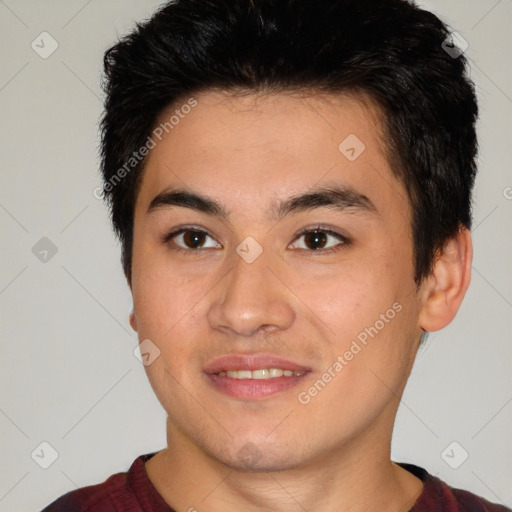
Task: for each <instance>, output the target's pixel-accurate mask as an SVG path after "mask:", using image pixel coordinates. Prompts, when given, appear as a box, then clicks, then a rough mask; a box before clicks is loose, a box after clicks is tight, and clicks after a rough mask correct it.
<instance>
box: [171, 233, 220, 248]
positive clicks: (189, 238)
mask: <svg viewBox="0 0 512 512" xmlns="http://www.w3.org/2000/svg"><path fill="white" fill-rule="evenodd" d="M208 239H210V242H209V243H207V244H206V245H205V242H206V241H207V240H208ZM171 240H172V242H173V244H174V245H175V246H177V247H175V249H176V250H177V251H184V252H193V251H198V250H200V249H212V248H213V249H216V248H221V246H220V245H219V244H218V243H217V242H215V240H213V238H212V237H211V236H209V235H208V233H206V231H202V230H200V229H187V228H182V229H180V230H179V231H174V232H172V233H169V234H168V235H166V236H165V237H164V243H168V242H169V241H171Z"/></svg>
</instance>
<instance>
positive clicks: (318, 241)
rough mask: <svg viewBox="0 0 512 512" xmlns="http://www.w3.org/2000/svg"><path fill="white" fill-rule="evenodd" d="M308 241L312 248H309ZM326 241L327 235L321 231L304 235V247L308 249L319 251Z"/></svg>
mask: <svg viewBox="0 0 512 512" xmlns="http://www.w3.org/2000/svg"><path fill="white" fill-rule="evenodd" d="M308 239H309V240H310V241H311V242H313V245H314V247H310V244H309V243H308ZM326 241H327V235H326V234H325V233H322V232H321V231H313V232H312V233H308V234H307V235H306V245H307V246H308V247H309V248H310V249H321V248H322V247H323V246H324V245H325V244H326Z"/></svg>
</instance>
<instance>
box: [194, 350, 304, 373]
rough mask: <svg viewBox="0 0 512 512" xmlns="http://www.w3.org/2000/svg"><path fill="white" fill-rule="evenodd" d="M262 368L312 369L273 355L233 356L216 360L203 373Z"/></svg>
mask: <svg viewBox="0 0 512 512" xmlns="http://www.w3.org/2000/svg"><path fill="white" fill-rule="evenodd" d="M260 368H281V369H283V370H291V371H292V372H294V371H298V370H301V371H303V372H310V371H311V368H309V367H307V366H303V365H300V364H298V363H295V362H293V361H290V360H288V359H283V358H281V357H277V356H274V355H272V354H244V355H242V354H231V355H228V356H222V357H219V358H217V359H214V360H213V361H212V362H211V363H209V364H208V365H207V366H206V367H205V368H204V369H203V371H204V372H205V373H207V374H212V373H219V372H223V371H226V370H251V371H253V370H259V369H260ZM277 378H280V377H277Z"/></svg>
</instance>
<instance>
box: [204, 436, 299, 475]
mask: <svg viewBox="0 0 512 512" xmlns="http://www.w3.org/2000/svg"><path fill="white" fill-rule="evenodd" d="M235 447H236V448H238V449H235ZM210 454H211V456H212V457H213V458H215V459H217V460H219V461H220V462H221V463H223V464H224V465H225V466H227V467H229V468H230V469H232V470H235V471H237V472H241V473H263V472H265V473H270V472H278V471H285V470H289V469H294V468H297V467H299V466H301V465H302V464H303V463H304V462H305V460H304V459H305V455H304V453H303V452H300V453H298V452H297V451H296V450H294V449H293V448H292V447H291V446H286V443H283V444H281V445H276V443H275V442H273V443H269V442H268V440H267V441H265V440H263V441H262V440H259V441H258V440H254V441H251V440H250V439H244V440H240V441H237V442H236V443H235V442H233V443H232V447H229V448H228V449H227V450H223V451H222V452H221V453H218V452H217V450H215V451H213V452H210Z"/></svg>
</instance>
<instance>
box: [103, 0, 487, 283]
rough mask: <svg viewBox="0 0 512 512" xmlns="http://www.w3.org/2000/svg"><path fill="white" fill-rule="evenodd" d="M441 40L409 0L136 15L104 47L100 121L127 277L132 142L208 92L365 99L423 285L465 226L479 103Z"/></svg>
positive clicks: (302, 0) (106, 189) (326, 0)
mask: <svg viewBox="0 0 512 512" xmlns="http://www.w3.org/2000/svg"><path fill="white" fill-rule="evenodd" d="M449 38H450V30H449V28H448V27H447V26H446V25H445V24H444V23H443V22H442V21H440V20H439V18H438V17H436V16H435V15H434V14H432V13H431V12H428V11H425V10H422V9H420V8H419V7H418V6H416V5H415V4H414V3H413V2H411V1H407V0H238V1H236V2H232V1H230V0H175V1H172V2H169V3H167V4H166V5H165V6H163V7H162V8H161V9H160V10H158V11H157V12H156V13H155V14H154V15H153V16H152V17H151V18H150V19H149V20H147V21H145V22H143V23H138V24H137V25H136V27H135V29H134V30H133V31H132V32H131V33H130V34H128V35H127V36H125V37H124V38H122V39H121V40H120V41H119V42H118V43H117V44H115V45H114V46H113V47H112V48H110V49H109V50H107V52H106V53H105V56H104V72H105V76H104V82H103V88H104V92H105V94H106V99H105V111H104V114H103V117H102V120H101V136H102V138H101V157H102V163H101V165H102V174H103V180H104V182H103V196H104V198H105V199H106V201H107V202H108V204H109V207H110V212H111V218H112V222H113V226H114V229H115V232H116V234H117V235H118V237H119V239H120V241H121V245H122V263H123V269H124V273H125V275H126V277H127V279H128V281H129V282H131V262H132V245H133V219H134V207H135V201H136V198H137V192H138V188H139V185H140V181H141V175H142V170H143V167H144V162H145V160H146V158H143V157H142V156H141V155H140V153H139V148H142V147H143V146H144V145H146V144H147V141H148V140H149V139H148V137H149V136H150V135H151V133H152V130H153V129H154V125H155V122H156V119H157V118H158V116H159V115H160V114H161V113H162V112H163V111H164V110H165V109H166V108H168V107H169V106H171V105H173V104H176V102H177V101H178V100H183V99H184V98H185V99H186V98H187V96H188V97H190V96H191V95H193V94H197V93H198V92H200V91H204V90H208V89H219V90H226V91H228V92H229V91H233V92H234V93H235V92H236V91H247V92H251V91H255V92H256V91H259V92H276V91H277V92H279V91H288V90H289V91H293V90H303V91H318V92H326V93H332V94H336V93H341V92H349V93H351V92H352V93H361V94H362V95H365V96H367V97H370V98H371V99H372V100H373V101H374V102H375V103H376V104H377V105H378V106H379V107H380V110H381V112H382V114H383V121H384V127H383V130H384V131H383V133H384V135H385V140H386V149H387V154H388V159H389V162H390V165H391V168H392V170H393V172H394V173H395V175H396V176H397V177H398V178H399V179H400V180H401V182H402V183H403V184H404V186H405V188H406V190H407V193H408V196H409V200H410V205H411V211H412V226H411V229H412V239H413V249H414V258H415V261H414V263H415V276H414V277H415V280H416V282H417V283H420V282H421V280H422V278H424V277H425V276H427V275H428V274H429V273H430V271H431V269H432V264H433V262H434V260H435V255H436V253H437V251H438V250H439V249H440V248H442V246H443V245H444V243H445V242H446V241H447V240H448V239H449V238H450V237H451V236H453V235H455V234H456V233H457V231H458V230H459V229H460V228H461V227H467V228H470V227H471V191H472V188H473V184H474V179H475V174H476V154H477V140H476V133H475V122H476V118H477V113H478V108H477V102H476V97H475V91H474V85H473V83H472V81H471V80H470V79H469V77H468V72H467V71H468V70H467V67H468V64H467V60H466V58H465V56H464V54H462V53H460V52H456V53H455V54H454V52H448V51H446V50H447V48H448V49H449V48H450V47H449V46H447V45H446V41H449ZM135 157H136V158H135ZM127 162H131V163H132V164H133V165H130V166H127ZM123 170H124V171H123Z"/></svg>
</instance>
